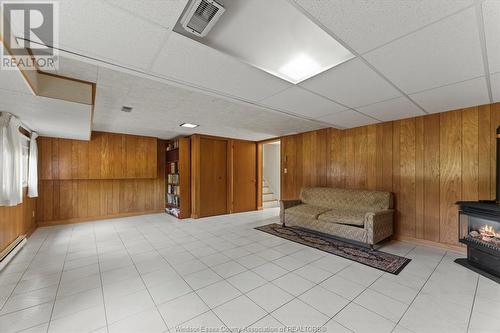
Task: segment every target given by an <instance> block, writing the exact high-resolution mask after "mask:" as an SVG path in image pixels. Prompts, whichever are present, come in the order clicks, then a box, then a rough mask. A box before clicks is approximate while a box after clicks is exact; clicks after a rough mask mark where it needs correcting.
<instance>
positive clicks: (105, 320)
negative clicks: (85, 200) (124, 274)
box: [92, 223, 109, 332]
mask: <svg viewBox="0 0 500 333" xmlns="http://www.w3.org/2000/svg"><path fill="white" fill-rule="evenodd" d="M92 234H93V235H94V244H95V252H96V256H97V269H98V270H99V282H100V285H101V297H102V306H103V308H104V322H105V323H106V332H109V327H108V313H107V311H106V300H105V299H104V284H103V283H102V272H101V259H100V257H99V248H98V247H97V236H96V234H95V223H92Z"/></svg>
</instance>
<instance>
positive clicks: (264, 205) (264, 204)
mask: <svg viewBox="0 0 500 333" xmlns="http://www.w3.org/2000/svg"><path fill="white" fill-rule="evenodd" d="M272 207H279V202H278V200H271V201H264V202H262V208H272Z"/></svg>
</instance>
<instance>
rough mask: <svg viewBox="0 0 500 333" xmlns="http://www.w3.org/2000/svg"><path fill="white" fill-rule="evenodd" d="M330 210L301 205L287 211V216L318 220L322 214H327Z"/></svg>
mask: <svg viewBox="0 0 500 333" xmlns="http://www.w3.org/2000/svg"><path fill="white" fill-rule="evenodd" d="M328 210H329V209H328V208H323V207H318V206H313V205H306V204H301V205H297V206H293V207H290V208H288V209H286V210H285V214H288V215H293V216H295V217H300V218H306V219H313V220H316V219H317V218H318V216H319V215H320V214H322V213H324V212H327V211H328Z"/></svg>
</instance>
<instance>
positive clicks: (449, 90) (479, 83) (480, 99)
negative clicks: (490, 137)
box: [410, 77, 490, 113]
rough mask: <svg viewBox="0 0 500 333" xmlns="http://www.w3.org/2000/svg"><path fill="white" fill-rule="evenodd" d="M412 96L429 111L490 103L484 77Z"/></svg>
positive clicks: (441, 110)
mask: <svg viewBox="0 0 500 333" xmlns="http://www.w3.org/2000/svg"><path fill="white" fill-rule="evenodd" d="M410 97H411V98H412V99H413V100H414V101H416V102H417V103H418V104H419V105H421V106H422V107H423V108H424V109H425V110H426V111H428V112H432V113H434V112H443V111H449V110H455V109H461V108H466V107H470V106H475V105H481V104H487V103H489V102H490V101H489V97H488V89H487V87H486V80H485V78H484V77H480V78H476V79H473V80H469V81H464V82H460V83H456V84H452V85H449V86H444V87H440V88H436V89H432V90H427V91H424V92H420V93H417V94H414V95H410Z"/></svg>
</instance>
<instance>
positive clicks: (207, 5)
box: [181, 0, 225, 37]
mask: <svg viewBox="0 0 500 333" xmlns="http://www.w3.org/2000/svg"><path fill="white" fill-rule="evenodd" d="M224 11H225V9H224V7H222V5H220V4H218V3H217V2H216V1H213V0H193V1H192V2H191V5H190V6H189V8H188V10H187V11H186V13H185V14H184V17H183V18H182V22H181V24H182V26H183V27H184V29H185V30H186V31H188V32H190V33H192V34H193V35H196V36H198V37H204V36H206V35H207V33H208V32H209V31H210V30H211V29H212V28H213V26H214V25H215V23H216V22H217V20H219V18H220V17H221V15H222V14H223V13H224Z"/></svg>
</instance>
